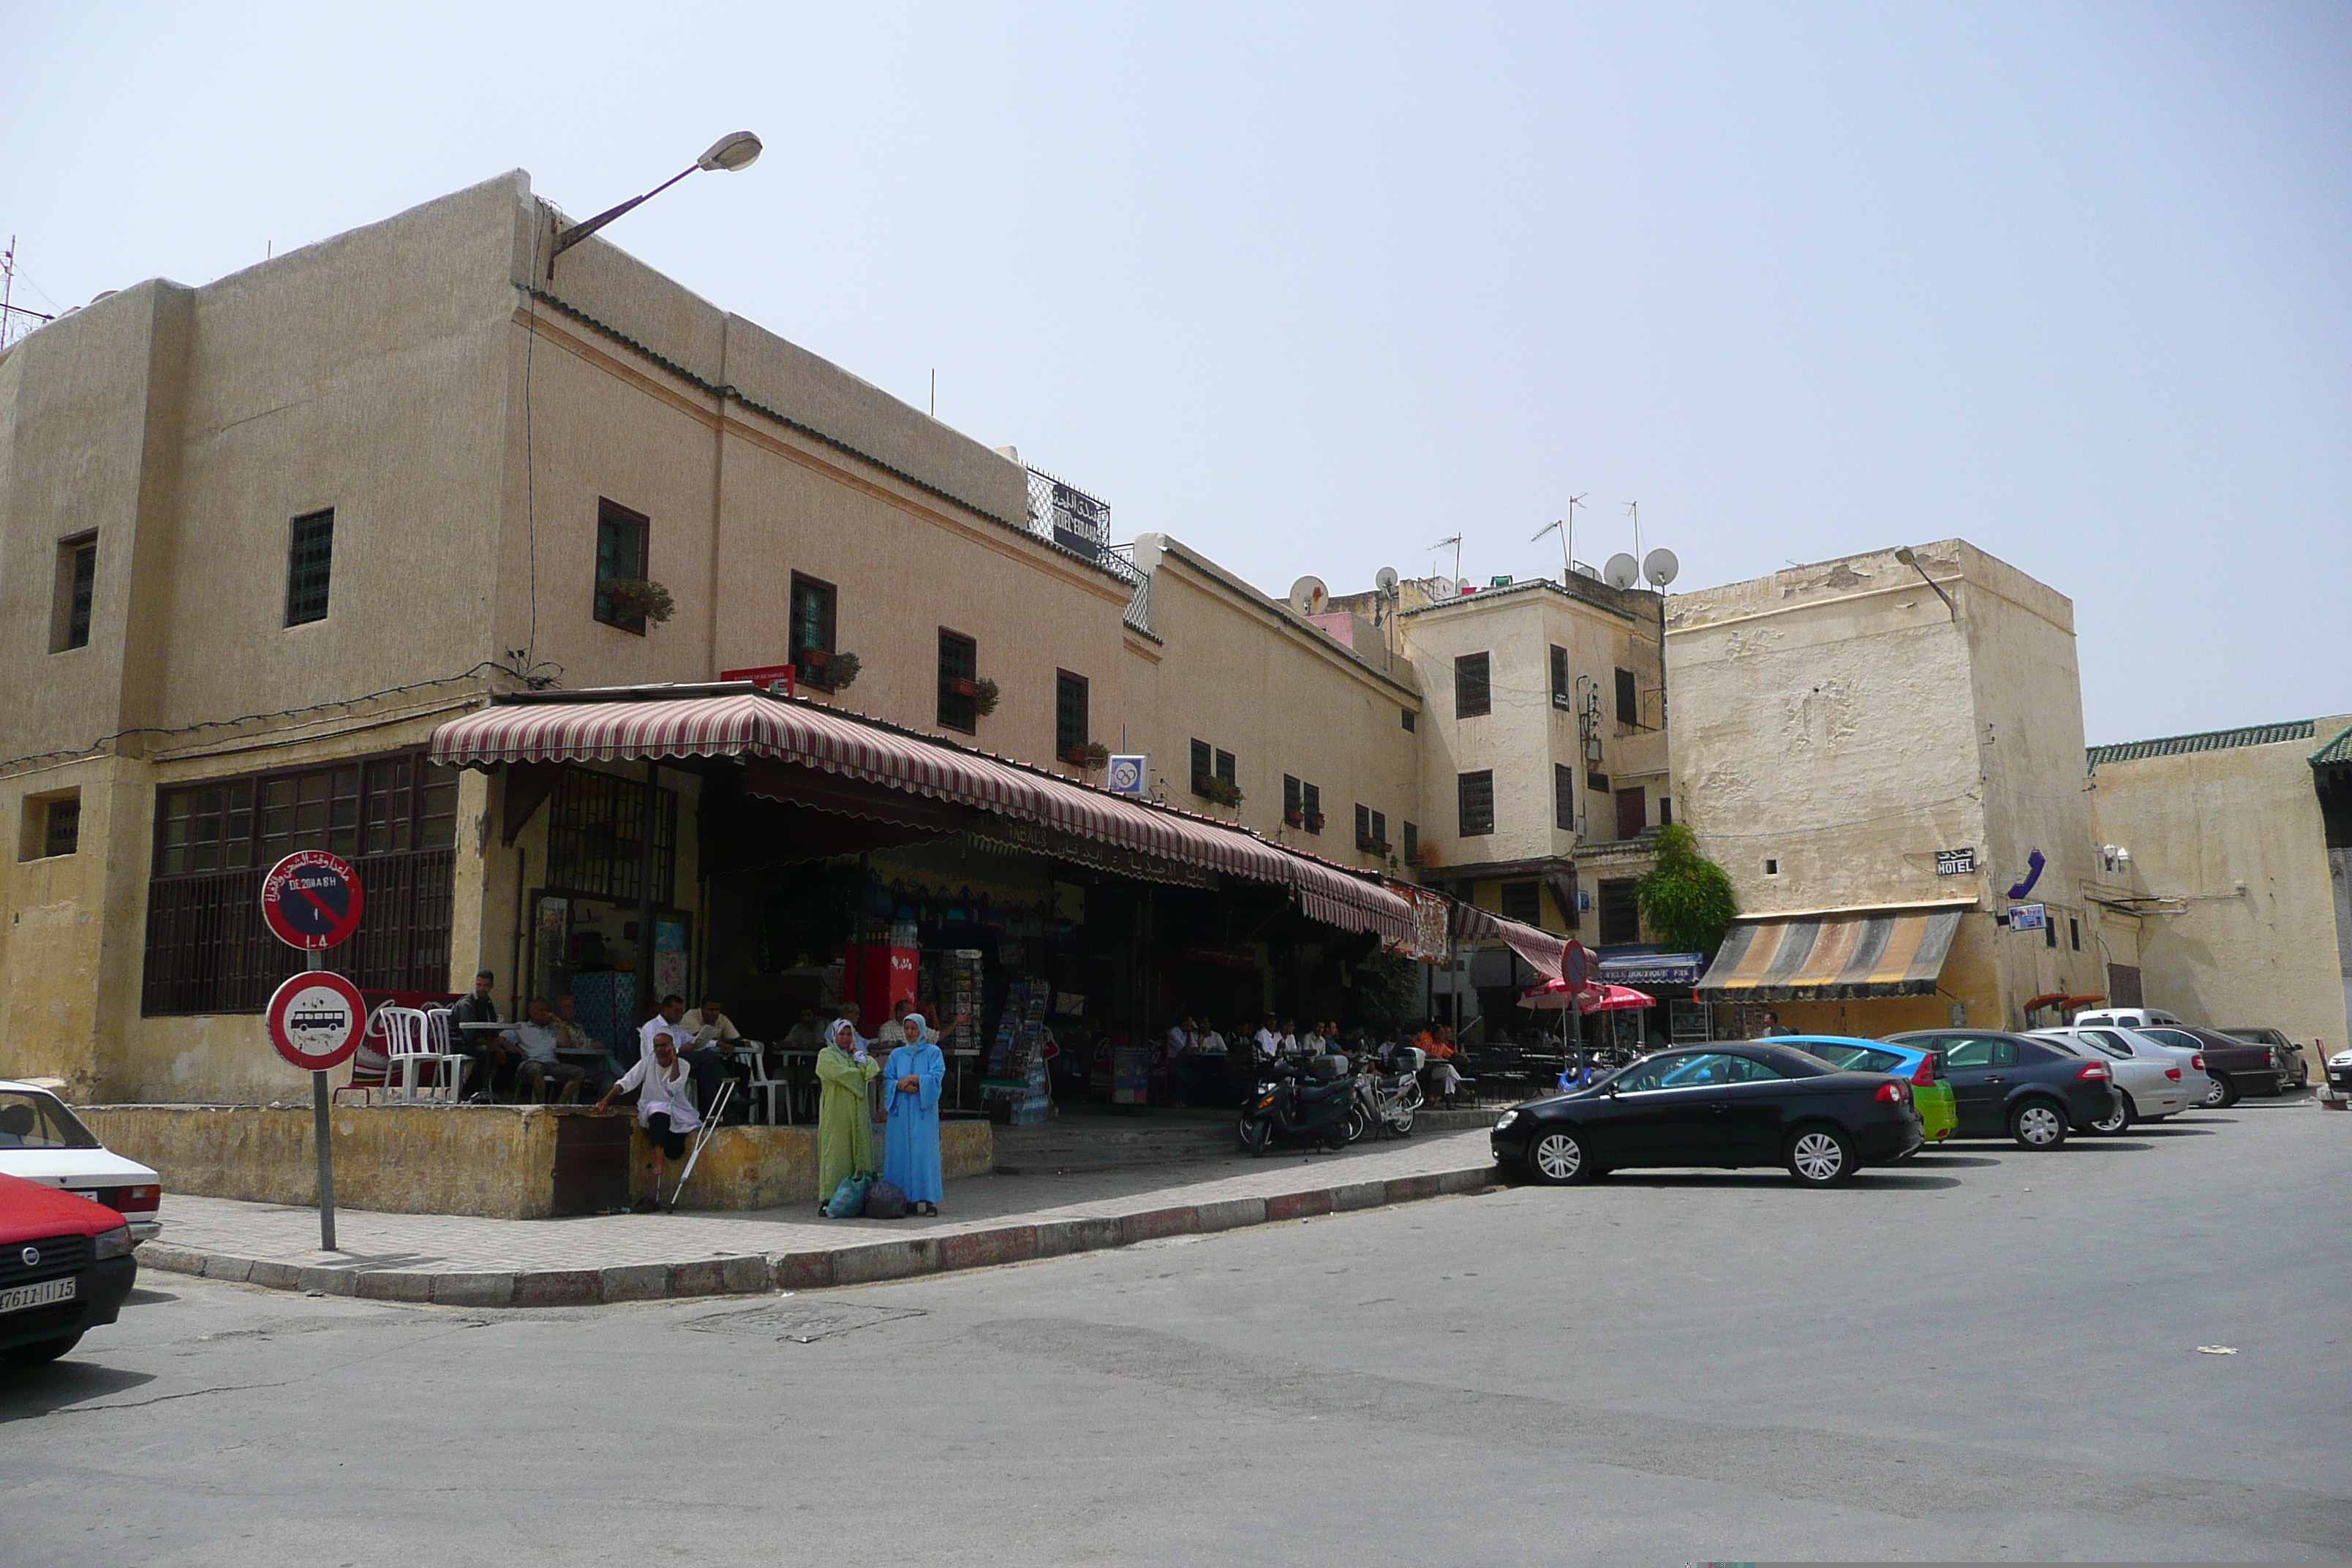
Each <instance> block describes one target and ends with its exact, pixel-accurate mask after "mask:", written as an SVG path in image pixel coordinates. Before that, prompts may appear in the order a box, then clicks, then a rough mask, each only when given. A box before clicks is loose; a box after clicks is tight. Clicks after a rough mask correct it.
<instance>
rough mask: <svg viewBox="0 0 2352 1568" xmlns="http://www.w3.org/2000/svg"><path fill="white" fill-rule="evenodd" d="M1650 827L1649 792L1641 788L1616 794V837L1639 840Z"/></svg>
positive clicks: (1637, 786) (1635, 787) (1623, 790)
mask: <svg viewBox="0 0 2352 1568" xmlns="http://www.w3.org/2000/svg"><path fill="white" fill-rule="evenodd" d="M1647 826H1650V792H1649V791H1648V790H1647V789H1645V788H1643V786H1641V785H1640V784H1636V785H1634V786H1633V788H1632V789H1621V790H1619V791H1618V792H1617V837H1620V838H1639V837H1642V829H1643V828H1645V827H1647Z"/></svg>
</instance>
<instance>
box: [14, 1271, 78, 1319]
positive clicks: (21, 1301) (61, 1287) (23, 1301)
mask: <svg viewBox="0 0 2352 1568" xmlns="http://www.w3.org/2000/svg"><path fill="white" fill-rule="evenodd" d="M73 1299H74V1281H73V1279H72V1278H71V1277H70V1276H68V1278H66V1279H44V1280H42V1281H41V1282H40V1283H39V1284H37V1285H19V1286H17V1287H16V1289H13V1290H0V1312H21V1311H23V1310H25V1309H26V1308H27V1307H47V1306H50V1305H52V1304H54V1303H56V1302H58V1301H70V1300H73Z"/></svg>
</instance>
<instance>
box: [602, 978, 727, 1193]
mask: <svg viewBox="0 0 2352 1568" xmlns="http://www.w3.org/2000/svg"><path fill="white" fill-rule="evenodd" d="M677 1005H678V1011H680V1012H684V1011H685V1010H686V1002H685V999H684V998H682V997H681V998H677ZM630 1089H635V1090H636V1091H637V1125H638V1126H640V1127H642V1128H644V1129H645V1131H646V1142H648V1143H650V1144H651V1145H652V1149H651V1151H650V1152H651V1155H652V1157H651V1158H650V1159H648V1160H647V1161H646V1174H647V1175H649V1176H650V1177H652V1179H653V1191H652V1192H651V1193H650V1194H647V1195H646V1196H644V1197H641V1198H639V1199H638V1200H637V1201H636V1204H635V1209H636V1212H637V1213H639V1214H651V1213H652V1212H653V1211H654V1210H655V1209H656V1208H658V1207H659V1206H660V1204H661V1186H662V1177H663V1175H664V1174H665V1172H666V1162H667V1161H670V1160H682V1159H684V1158H685V1157H686V1136H687V1134H688V1133H689V1132H692V1131H694V1130H695V1129H696V1128H698V1127H700V1126H701V1125H702V1117H701V1115H700V1114H699V1113H698V1112H697V1111H696V1110H695V1108H694V1077H693V1075H692V1074H691V1073H689V1072H688V1071H687V1069H686V1065H685V1064H684V1063H683V1062H681V1061H679V1060H678V1059H677V1041H676V1040H674V1039H672V1038H671V1037H670V1036H669V1035H668V1034H667V1032H664V1033H662V1034H660V1035H656V1036H654V1037H651V1039H650V1041H649V1043H648V1044H647V1046H646V1056H644V1057H642V1058H639V1059H638V1062H637V1065H636V1066H635V1067H633V1068H630V1069H629V1070H628V1071H627V1072H625V1073H623V1074H622V1075H621V1081H620V1082H618V1083H616V1084H614V1086H613V1087H612V1088H610V1089H606V1090H605V1091H604V1098H603V1099H602V1100H598V1101H597V1102H596V1109H597V1110H609V1109H611V1107H612V1104H613V1097H614V1095H618V1094H625V1093H627V1092H628V1091H629V1090H630ZM670 1196H671V1201H672V1202H676V1201H677V1194H675V1193H673V1194H670Z"/></svg>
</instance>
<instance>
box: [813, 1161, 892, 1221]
mask: <svg viewBox="0 0 2352 1568" xmlns="http://www.w3.org/2000/svg"><path fill="white" fill-rule="evenodd" d="M878 1174H880V1173H879V1172H876V1171H852V1172H850V1173H849V1174H847V1175H845V1176H844V1177H842V1178H841V1185H839V1186H837V1187H835V1188H834V1189H833V1197H832V1198H831V1200H830V1201H828V1202H827V1203H826V1204H825V1205H824V1215H825V1217H826V1218H827V1219H855V1218H856V1217H857V1216H858V1215H862V1214H864V1213H865V1212H866V1193H867V1192H869V1191H870V1190H872V1188H873V1186H874V1181H875V1178H876V1176H877V1175H878Z"/></svg>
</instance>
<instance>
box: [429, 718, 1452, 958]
mask: <svg viewBox="0 0 2352 1568" xmlns="http://www.w3.org/2000/svg"><path fill="white" fill-rule="evenodd" d="M648 757H651V758H663V757H764V758H768V759H771V760H772V761H776V762H781V763H795V764H798V765H800V766H802V767H808V768H814V769H817V770H819V771H821V772H824V773H831V774H834V775H835V776H837V777H841V778H846V779H854V780H856V781H858V782H860V783H864V784H874V785H878V786H880V787H881V788H884V789H891V790H899V791H904V792H907V793H909V794H913V795H923V796H927V797H929V798H930V799H933V800H940V801H946V802H949V803H950V804H952V805H961V806H966V807H969V808H970V809H971V810H974V811H981V812H986V813H989V814H991V815H993V816H1001V817H1004V818H1007V819H1009V820H1012V821H1014V822H1030V823H1036V824H1039V825H1041V826H1045V827H1050V828H1054V829H1055V830H1057V831H1060V832H1064V833H1069V834H1074V835H1076V836H1077V837H1082V838H1089V839H1093V840H1095V841H1096V842H1097V843H1102V844H1109V845H1115V846H1117V847H1120V848H1123V849H1129V850H1134V851H1136V852H1139V853H1140V854H1145V855H1151V856H1156V857H1159V858H1161V859H1164V860H1170V861H1173V862H1176V863H1178V864H1180V865H1185V866H1192V867H1195V868H1200V869H1202V870H1208V871H1215V872H1218V873H1221V874H1223V875H1226V876H1233V877H1242V878H1245V879H1249V880H1251V881H1257V882H1271V883H1274V884H1276V885H1277V886H1280V887H1286V888H1288V889H1292V891H1293V893H1294V894H1295V896H1296V897H1297V900H1298V905H1299V908H1300V910H1302V911H1303V912H1304V913H1306V914H1307V916H1309V917H1310V918H1312V919H1315V920H1318V921H1324V922H1326V923H1327V924H1330V925H1336V926H1339V927H1341V928H1342V929H1344V930H1348V931H1379V932H1381V934H1382V935H1385V936H1390V937H1394V938H1397V939H1399V940H1402V939H1404V938H1407V937H1409V936H1410V935H1411V934H1412V906H1410V905H1409V904H1407V903H1406V902H1405V900H1403V899H1402V898H1400V897H1399V896H1398V895H1397V894H1395V893H1393V892H1391V891H1390V890H1389V889H1386V888H1384V887H1382V886H1381V884H1380V883H1378V882H1377V881H1373V880H1370V879H1366V878H1364V877H1361V876H1358V875H1355V874H1353V873H1350V872H1349V871H1348V870H1346V869H1344V868H1341V867H1339V866H1335V865H1332V864H1331V863H1330V862H1328V861H1325V860H1318V859H1316V858H1313V857H1311V856H1306V855H1300V854H1297V853H1295V852H1294V851H1291V850H1288V849H1285V848H1283V847H1281V846H1279V845H1276V844H1269V843H1267V842H1266V841H1265V839H1263V838H1260V837H1257V836H1256V835H1255V834H1254V833H1251V832H1250V831H1248V830H1247V829H1246V828H1243V827H1240V826H1234V825H1231V824H1226V823H1221V822H1216V821H1213V820H1211V819H1210V818H1207V817H1202V816H1193V815H1192V814H1191V813H1189V812H1181V811H1176V810H1173V809H1171V808H1169V807H1166V806H1161V805H1151V804H1149V803H1146V802H1142V801H1137V800H1132V799H1129V798H1128V797H1126V796H1124V795H1111V794H1109V793H1108V792H1106V791H1102V790H1097V789H1090V788H1087V786H1085V785H1083V784H1074V783H1072V782H1070V781H1069V780H1066V779H1060V778H1055V777H1054V776H1053V775H1051V774H1049V773H1038V772H1034V771H1033V770H1031V769H1028V768H1025V767H1022V766H1019V765H1018V764H1015V763H1006V762H1003V761H1001V760H999V759H997V758H994V757H991V756H988V755H985V754H983V753H981V752H970V751H966V750H965V749H964V748H962V747H961V746H957V745H953V744H950V743H948V742H941V741H935V740H931V739H929V738H928V737H924V736H920V735H915V734H909V733H907V732H904V731H898V730H895V729H892V728H890V727H888V726H887V725H883V724H878V723H876V722H874V721H871V720H866V719H862V718H859V717H857V716H856V715H853V714H847V713H840V712H836V711H835V710H831V709H828V708H823V707H820V706H818V705H816V704H814V703H811V702H805V701H800V700H792V699H787V698H781V697H775V696H772V695H770V694H768V693H766V692H763V691H759V690H754V689H743V690H741V691H740V692H739V691H732V690H722V691H720V692H718V693H715V694H709V695H697V696H690V697H689V696H679V697H662V696H658V695H649V696H643V697H639V696H634V695H614V696H604V697H598V696H596V695H595V694H592V693H566V694H564V695H563V696H562V698H537V699H534V698H531V697H520V698H517V699H510V700H504V701H500V702H498V703H496V704H494V705H493V706H491V707H488V708H485V709H483V710H479V711H478V712H474V713H469V714H467V715H466V716H465V717H464V718H462V719H453V720H451V721H449V722H447V723H446V724H443V725H442V726H441V727H440V728H439V729H437V730H436V731H434V732H433V741H432V750H431V760H432V761H433V762H434V763H436V764H437V765H439V766H443V767H461V768H491V767H497V766H499V765H500V764H501V763H589V762H593V763H617V762H628V761H636V760H642V759H645V758H648ZM755 793H756V786H755Z"/></svg>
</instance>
